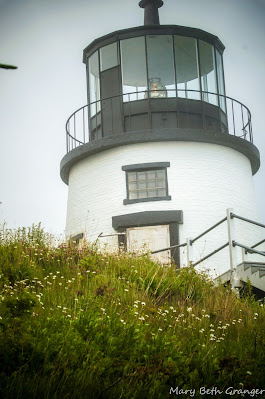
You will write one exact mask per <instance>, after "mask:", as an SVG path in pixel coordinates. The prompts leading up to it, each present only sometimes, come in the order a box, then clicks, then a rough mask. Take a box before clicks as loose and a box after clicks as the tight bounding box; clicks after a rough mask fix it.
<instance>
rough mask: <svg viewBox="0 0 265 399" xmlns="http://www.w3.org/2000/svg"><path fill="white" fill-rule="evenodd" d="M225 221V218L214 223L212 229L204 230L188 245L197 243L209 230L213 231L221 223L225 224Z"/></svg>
mask: <svg viewBox="0 0 265 399" xmlns="http://www.w3.org/2000/svg"><path fill="white" fill-rule="evenodd" d="M226 220H227V217H225V218H223V219H222V220H220V222H218V223H215V224H214V225H213V226H212V227H210V228H209V229H207V230H205V231H204V232H203V233H201V234H200V235H198V236H197V237H195V238H192V239H191V240H190V244H191V245H192V244H193V243H194V242H195V241H197V240H198V239H199V238H201V237H203V236H204V235H205V234H207V233H209V232H210V231H211V230H213V229H215V228H216V227H217V226H219V225H220V224H222V223H223V222H225V221H226Z"/></svg>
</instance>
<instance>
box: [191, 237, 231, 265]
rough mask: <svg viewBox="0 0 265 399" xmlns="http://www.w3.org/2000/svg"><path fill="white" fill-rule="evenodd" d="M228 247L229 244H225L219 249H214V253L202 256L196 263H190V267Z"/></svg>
mask: <svg viewBox="0 0 265 399" xmlns="http://www.w3.org/2000/svg"><path fill="white" fill-rule="evenodd" d="M228 245H229V242H227V243H226V244H224V245H222V246H221V247H219V248H217V249H215V250H214V251H212V252H210V253H209V254H208V255H206V256H204V257H203V258H202V259H200V260H198V261H197V262H195V263H192V266H197V265H198V264H199V263H201V262H203V261H204V260H206V259H208V258H210V257H211V256H213V255H215V254H216V253H217V252H219V251H221V250H222V249H224V248H225V247H227V246H228Z"/></svg>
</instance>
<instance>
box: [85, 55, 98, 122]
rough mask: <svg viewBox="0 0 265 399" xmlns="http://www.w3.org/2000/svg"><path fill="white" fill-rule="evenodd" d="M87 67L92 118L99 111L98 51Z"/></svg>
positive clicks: (92, 56)
mask: <svg viewBox="0 0 265 399" xmlns="http://www.w3.org/2000/svg"><path fill="white" fill-rule="evenodd" d="M88 66H89V68H88V69H89V78H88V80H89V102H90V103H92V104H91V105H90V115H91V116H94V115H95V114H96V113H97V112H99V111H100V101H99V100H100V82H99V63H98V51H96V52H95V53H94V54H93V55H91V57H90V58H89V61H88Z"/></svg>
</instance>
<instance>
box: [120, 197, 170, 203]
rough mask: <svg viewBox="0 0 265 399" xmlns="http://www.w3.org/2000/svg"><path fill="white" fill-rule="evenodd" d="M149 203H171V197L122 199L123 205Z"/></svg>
mask: <svg viewBox="0 0 265 399" xmlns="http://www.w3.org/2000/svg"><path fill="white" fill-rule="evenodd" d="M150 201H171V195H166V196H165V197H150V198H137V199H124V200H123V205H128V204H136V203H138V202H150Z"/></svg>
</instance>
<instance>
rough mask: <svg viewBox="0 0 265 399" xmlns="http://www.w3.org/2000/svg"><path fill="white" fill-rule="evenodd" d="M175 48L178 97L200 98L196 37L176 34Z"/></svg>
mask: <svg viewBox="0 0 265 399" xmlns="http://www.w3.org/2000/svg"><path fill="white" fill-rule="evenodd" d="M174 49H175V64H176V79H177V89H178V97H185V98H191V99H195V100H199V99H200V93H199V90H200V83H199V71H198V54H197V43H196V39H194V38H192V37H184V36H174ZM192 90H196V91H195V92H194V91H192Z"/></svg>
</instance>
